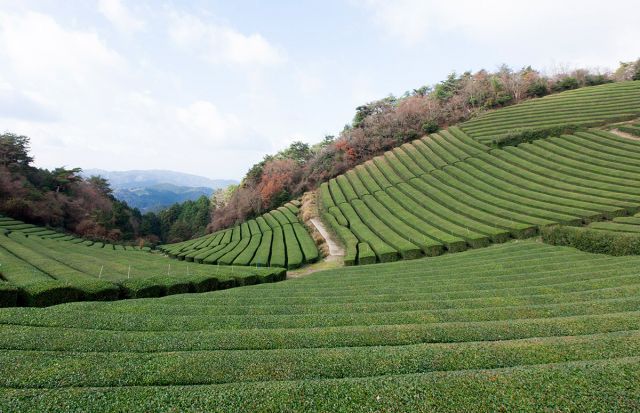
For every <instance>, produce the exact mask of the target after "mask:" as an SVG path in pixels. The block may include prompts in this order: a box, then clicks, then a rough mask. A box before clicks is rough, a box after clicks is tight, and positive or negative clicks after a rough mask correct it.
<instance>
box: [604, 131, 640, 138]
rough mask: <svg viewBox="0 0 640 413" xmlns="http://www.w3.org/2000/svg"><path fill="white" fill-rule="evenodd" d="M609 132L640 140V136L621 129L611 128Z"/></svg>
mask: <svg viewBox="0 0 640 413" xmlns="http://www.w3.org/2000/svg"><path fill="white" fill-rule="evenodd" d="M609 132H611V133H613V134H616V135H618V136H620V137H623V138H627V139H631V140H634V141H640V136H635V135H632V134H630V133H627V132H622V131H621V130H620V129H611V130H610V131H609Z"/></svg>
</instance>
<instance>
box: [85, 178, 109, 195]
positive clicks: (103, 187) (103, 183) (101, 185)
mask: <svg viewBox="0 0 640 413" xmlns="http://www.w3.org/2000/svg"><path fill="white" fill-rule="evenodd" d="M87 182H88V183H90V184H91V185H93V186H94V187H95V188H96V189H97V190H98V191H100V193H102V194H103V195H104V196H107V197H112V196H113V189H111V184H109V181H108V180H107V179H106V178H103V177H101V176H99V175H92V176H90V177H89V179H87Z"/></svg>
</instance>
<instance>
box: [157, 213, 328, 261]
mask: <svg viewBox="0 0 640 413" xmlns="http://www.w3.org/2000/svg"><path fill="white" fill-rule="evenodd" d="M299 205H300V204H299V202H297V201H295V202H290V203H288V204H286V205H285V206H283V207H280V208H278V209H275V210H273V211H271V212H268V213H266V214H264V215H262V216H260V217H258V218H256V219H251V220H249V221H247V222H244V223H242V224H241V225H236V226H235V227H233V228H230V229H226V230H222V231H218V232H215V233H213V234H210V235H207V236H204V237H200V238H197V239H194V240H190V241H185V242H181V243H178V244H170V245H166V246H162V247H161V249H162V250H163V251H165V252H166V253H168V254H169V255H170V256H171V257H175V258H178V259H179V260H185V261H194V262H197V263H204V264H223V265H251V266H257V267H261V266H264V267H266V266H272V267H285V268H289V269H292V268H297V267H299V266H301V265H303V264H305V263H310V262H314V261H316V260H317V259H318V248H317V247H316V244H315V242H314V241H313V239H312V238H311V236H310V235H309V233H308V232H307V230H306V229H305V227H304V226H303V225H302V224H301V223H300V221H299V220H298V213H299V210H298V206H299Z"/></svg>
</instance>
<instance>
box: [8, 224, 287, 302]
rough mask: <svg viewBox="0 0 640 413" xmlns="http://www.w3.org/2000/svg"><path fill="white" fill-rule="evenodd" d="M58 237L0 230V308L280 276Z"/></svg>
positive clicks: (180, 290) (174, 290)
mask: <svg viewBox="0 0 640 413" xmlns="http://www.w3.org/2000/svg"><path fill="white" fill-rule="evenodd" d="M5 222H6V220H5ZM59 239H61V238H58V239H46V238H40V237H38V236H34V235H28V234H24V233H22V232H20V231H14V232H10V233H2V234H0V280H1V281H0V306H13V305H27V306H44V305H52V304H58V303H63V302H69V301H78V300H115V299H119V298H132V297H152V296H163V295H167V294H176V293H184V292H202V291H211V290H215V289H222V288H229V287H234V286H236V285H245V284H255V283H257V282H269V281H277V280H281V279H283V278H284V277H285V271H284V270H283V269H279V268H250V267H226V266H218V267H211V266H205V265H199V264H191V265H189V264H188V263H182V262H173V261H170V260H168V259H166V258H164V257H162V256H161V255H160V254H152V253H149V252H144V251H133V250H128V251H125V250H124V249H120V250H114V249H112V248H105V247H104V245H102V244H101V243H93V244H92V245H91V246H87V245H83V244H84V243H83V244H74V243H73V242H63V241H60V240H59Z"/></svg>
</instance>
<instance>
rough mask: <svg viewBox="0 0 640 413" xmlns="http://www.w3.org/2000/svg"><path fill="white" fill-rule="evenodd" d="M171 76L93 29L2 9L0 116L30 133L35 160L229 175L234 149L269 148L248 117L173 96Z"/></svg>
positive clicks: (238, 165)
mask: <svg viewBox="0 0 640 413" xmlns="http://www.w3.org/2000/svg"><path fill="white" fill-rule="evenodd" d="M172 76H173V75H171V74H170V72H166V71H163V70H162V68H155V69H153V70H152V69H150V68H149V67H148V64H147V63H145V62H144V59H142V60H140V59H137V58H136V59H132V60H128V59H127V58H125V57H124V56H122V55H120V54H119V53H117V52H115V51H114V50H112V49H110V48H109V47H108V46H107V45H106V42H105V41H104V40H103V39H102V38H101V37H100V36H99V35H98V34H97V33H95V32H93V31H83V30H77V29H70V28H67V27H64V26H62V25H61V24H60V23H59V22H58V21H56V20H55V19H53V18H52V17H50V16H47V15H44V14H41V13H34V12H18V13H11V14H9V13H2V12H0V125H2V126H1V128H2V131H5V130H8V131H13V132H16V133H20V134H25V135H27V136H30V137H31V138H32V148H33V152H34V155H35V157H36V162H37V164H38V165H40V166H46V167H54V166H59V165H61V164H67V165H69V166H80V167H85V168H90V167H99V168H104V169H132V168H142V169H144V168H166V169H174V170H182V171H187V172H191V173H199V174H205V175H210V176H215V175H217V176H219V177H233V178H237V177H240V176H241V174H242V173H243V172H244V171H245V169H246V164H245V161H244V160H243V161H242V162H238V159H239V158H243V159H244V158H249V159H254V158H255V159H259V158H260V157H261V156H262V153H264V151H268V150H271V148H270V147H268V146H267V145H268V141H267V140H265V139H264V138H262V137H260V136H259V135H258V133H257V132H256V131H255V130H253V129H252V128H251V127H250V126H248V125H250V122H241V121H240V118H239V117H238V116H237V115H235V114H233V113H229V112H228V111H226V110H223V109H221V108H220V107H219V106H218V105H216V104H215V103H214V102H212V101H211V100H210V99H209V98H207V97H200V96H195V97H194V96H190V95H186V96H181V95H180V94H179V92H180V89H181V87H180V86H181V84H180V83H173V82H172V79H173V78H172ZM158 84H161V85H162V87H161V88H157V85H158ZM196 95H197V94H196ZM219 154H224V156H223V157H220V156H219Z"/></svg>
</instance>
